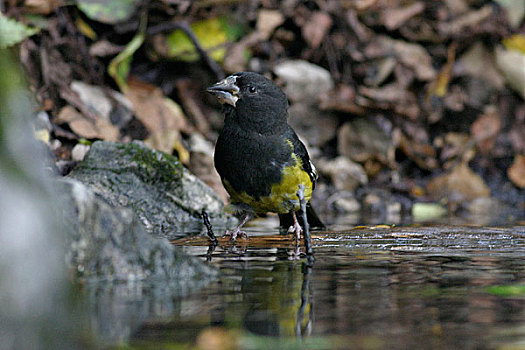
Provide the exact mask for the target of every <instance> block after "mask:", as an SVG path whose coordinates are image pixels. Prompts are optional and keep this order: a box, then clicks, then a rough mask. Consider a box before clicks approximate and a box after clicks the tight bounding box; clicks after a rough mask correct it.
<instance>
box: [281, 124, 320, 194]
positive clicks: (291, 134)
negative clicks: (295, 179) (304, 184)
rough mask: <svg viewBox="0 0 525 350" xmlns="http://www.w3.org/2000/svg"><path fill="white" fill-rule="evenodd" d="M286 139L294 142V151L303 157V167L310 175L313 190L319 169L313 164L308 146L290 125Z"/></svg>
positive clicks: (300, 157)
mask: <svg viewBox="0 0 525 350" xmlns="http://www.w3.org/2000/svg"><path fill="white" fill-rule="evenodd" d="M285 137H286V139H288V140H290V141H291V142H292V145H293V147H294V153H295V154H296V155H297V156H298V157H299V159H301V161H302V163H303V169H304V171H306V172H307V173H308V176H309V177H310V180H311V181H312V190H314V189H315V183H316V182H317V178H318V177H319V176H318V175H317V169H315V166H314V165H313V163H312V161H311V160H310V156H309V155H308V151H307V150H306V147H305V146H304V144H303V143H302V142H301V140H299V137H298V136H297V134H296V133H295V131H294V130H293V129H292V128H291V127H289V129H288V131H287V132H286V135H285Z"/></svg>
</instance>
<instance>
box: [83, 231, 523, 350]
mask: <svg viewBox="0 0 525 350" xmlns="http://www.w3.org/2000/svg"><path fill="white" fill-rule="evenodd" d="M262 231H267V230H266V229H264V228H261V227H259V228H257V227H256V228H253V229H252V230H251V232H249V233H250V234H251V237H252V238H251V239H250V240H249V241H248V242H247V243H244V244H242V243H239V244H237V245H231V244H229V243H223V244H221V245H219V246H218V247H216V248H215V250H213V251H212V250H211V249H209V247H208V245H207V241H206V239H204V238H202V237H196V238H191V239H189V240H183V241H178V244H184V249H185V250H186V251H187V252H188V253H190V254H193V255H196V256H200V257H201V258H202V259H206V260H208V261H209V264H212V265H214V266H217V267H218V268H219V269H220V271H221V276H220V278H219V280H218V281H217V282H216V283H213V284H211V285H208V286H206V287H204V288H202V289H201V290H199V291H197V292H189V293H182V294H183V296H180V295H179V296H172V297H166V295H165V294H164V295H160V294H159V293H161V294H162V291H158V290H157V291H156V290H155V289H148V288H146V289H144V288H142V289H141V293H142V294H141V295H142V299H141V303H140V305H141V306H140V307H137V302H130V301H129V300H128V301H127V302H124V303H122V304H123V305H122V308H125V307H128V308H129V307H130V306H131V307H132V309H133V310H135V311H136V315H135V316H133V312H131V313H127V317H128V318H130V319H134V320H135V323H133V322H131V323H130V324H128V325H127V326H126V327H127V328H126V332H127V335H126V338H128V337H129V344H130V345H132V346H134V347H139V348H143V347H144V348H178V347H179V346H183V347H184V346H188V345H190V346H191V345H195V344H199V345H200V346H201V347H203V348H207V347H208V348H217V349H220V348H221V346H222V348H228V347H229V346H232V347H233V348H245V349H255V348H260V349H267V348H274V349H305V348H311V349H332V348H341V349H353V348H356V349H361V348H362V349H405V348H412V349H416V348H418V349H424V348H435V349H516V348H517V349H525V259H524V258H525V226H513V227H475V226H432V227H430V226H409V227H402V228H396V227H393V228H392V227H388V226H371V227H361V228H354V229H351V230H346V231H338V232H314V235H313V238H314V241H313V242H314V250H315V261H314V262H313V263H312V264H308V263H307V261H306V259H304V258H302V259H300V260H295V259H294V252H295V248H294V242H293V240H289V239H286V238H282V237H279V236H268V235H267V234H263V233H261V232H262ZM274 232H275V231H274ZM148 291H149V292H148ZM114 293H116V292H112V293H110V294H111V295H113V294H114ZM152 293H153V295H155V293H156V297H152V296H151V295H150V294H152ZM117 294H118V293H117ZM102 295H104V293H102ZM159 299H160V300H161V302H160V303H159ZM93 300H96V298H95V299H93ZM99 303H100V302H99ZM112 303H113V304H112V306H111V307H112V308H115V305H114V304H115V303H114V300H113V302H112ZM145 305H147V307H146V306H145ZM99 307H101V308H104V304H103V303H102V304H99ZM116 308H117V309H118V307H116ZM106 312H107V311H106ZM112 317H113V318H114V317H116V316H114V315H113V316H112ZM133 317H135V318H133ZM108 322H109V321H108ZM221 344H222V345H221Z"/></svg>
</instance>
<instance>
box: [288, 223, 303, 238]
mask: <svg viewBox="0 0 525 350" xmlns="http://www.w3.org/2000/svg"><path fill="white" fill-rule="evenodd" d="M288 233H292V234H294V235H295V237H296V238H297V240H298V241H299V240H300V239H301V234H302V233H303V228H302V227H301V225H299V222H297V221H295V222H294V224H293V225H292V226H290V227H289V228H288Z"/></svg>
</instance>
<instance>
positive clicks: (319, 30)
mask: <svg viewBox="0 0 525 350" xmlns="http://www.w3.org/2000/svg"><path fill="white" fill-rule="evenodd" d="M331 27H332V18H331V17H330V16H329V15H328V14H326V13H324V12H314V13H312V16H311V17H310V19H309V20H308V21H307V22H306V23H305V24H304V25H303V27H302V34H303V38H304V40H306V42H307V43H308V46H310V47H311V48H313V49H316V48H318V47H319V45H321V42H322V41H323V39H324V37H325V36H326V34H327V33H328V31H329V30H330V28H331Z"/></svg>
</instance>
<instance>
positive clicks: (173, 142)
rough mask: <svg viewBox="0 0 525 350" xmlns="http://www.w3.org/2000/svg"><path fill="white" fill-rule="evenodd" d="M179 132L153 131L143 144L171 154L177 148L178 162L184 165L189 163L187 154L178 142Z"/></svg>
mask: <svg viewBox="0 0 525 350" xmlns="http://www.w3.org/2000/svg"><path fill="white" fill-rule="evenodd" d="M180 139H181V136H180V132H179V131H178V130H176V129H167V130H155V131H153V132H151V133H150V134H149V136H148V138H147V139H146V140H144V143H145V144H146V146H148V147H149V148H153V149H156V150H158V151H161V152H164V153H168V154H171V153H173V150H174V149H175V148H177V153H178V156H179V160H180V161H181V162H182V163H184V164H186V163H188V161H189V153H188V151H187V150H186V148H184V146H182V143H181V142H180Z"/></svg>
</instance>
